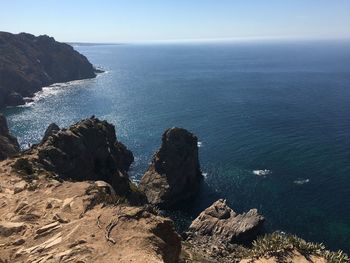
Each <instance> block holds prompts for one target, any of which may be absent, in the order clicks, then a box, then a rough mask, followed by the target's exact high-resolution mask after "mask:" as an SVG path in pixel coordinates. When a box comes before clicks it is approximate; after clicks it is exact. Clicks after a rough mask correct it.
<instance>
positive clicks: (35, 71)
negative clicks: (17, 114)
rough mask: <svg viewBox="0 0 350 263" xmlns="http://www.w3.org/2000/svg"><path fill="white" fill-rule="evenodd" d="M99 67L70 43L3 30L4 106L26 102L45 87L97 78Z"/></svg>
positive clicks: (0, 101) (0, 74)
mask: <svg viewBox="0 0 350 263" xmlns="http://www.w3.org/2000/svg"><path fill="white" fill-rule="evenodd" d="M95 76H96V74H95V69H94V67H93V66H92V65H91V63H90V62H89V61H88V60H87V58H86V57H85V56H83V55H81V54H80V53H78V52H77V51H75V50H74V49H73V47H71V46H70V45H67V44H64V43H60V42H57V41H55V39H54V38H52V37H48V36H46V35H43V36H38V37H35V36H33V35H31V34H27V33H20V34H11V33H7V32H0V108H2V107H5V106H14V105H20V104H23V103H24V100H23V97H30V96H32V95H33V93H34V92H37V91H38V90H40V89H41V87H43V86H47V85H50V84H53V83H56V82H66V81H71V80H78V79H85V78H93V77H95Z"/></svg>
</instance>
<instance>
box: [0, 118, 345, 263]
mask: <svg viewBox="0 0 350 263" xmlns="http://www.w3.org/2000/svg"><path fill="white" fill-rule="evenodd" d="M5 123H6V122H5ZM0 133H2V134H5V135H6V136H8V129H7V126H4V125H3V126H0ZM196 143H197V140H196V138H195V137H194V135H192V134H190V133H189V132H187V131H186V130H183V129H178V128H177V129H170V130H167V131H166V132H165V133H164V135H163V143H162V147H161V149H160V151H158V153H157V154H156V155H155V159H154V161H153V163H152V164H153V167H155V168H156V167H157V165H160V166H161V165H164V166H162V167H157V168H156V169H157V170H156V171H157V172H162V171H163V172H164V171H165V172H167V173H166V175H167V176H173V177H174V178H178V180H179V186H178V187H179V189H180V191H175V192H171V193H182V194H184V196H185V197H188V196H190V195H189V194H188V193H187V191H191V189H197V186H198V183H199V180H198V178H197V177H199V179H200V178H201V177H200V175H199V163H198V153H197V148H196ZM171 158H174V160H172V159H171ZM132 161H133V155H132V153H131V152H130V151H129V150H128V149H127V148H126V146H125V145H123V144H122V143H121V142H119V141H118V140H117V138H116V135H115V129H114V126H113V125H111V124H109V123H107V122H106V121H101V120H99V119H97V118H94V117H91V118H89V119H85V120H82V121H79V122H77V123H76V124H74V125H72V126H70V127H68V128H67V129H62V128H59V127H58V126H57V125H55V124H52V125H50V126H49V128H48V129H47V131H46V132H45V136H44V138H43V140H42V142H41V143H40V144H38V145H34V146H32V148H31V149H29V150H27V151H25V152H22V153H18V154H16V155H15V156H13V157H11V158H9V159H6V160H4V161H0V214H1V215H2V216H1V218H0V262H2V263H9V262H11V263H12V262H29V263H41V262H48V263H55V262H62V263H64V262H67V263H68V262H76V263H78V262H79V263H89V262H121V263H124V262H125V263H126V262H134V263H153V262H154V263H158V262H159V263H161V262H165V263H177V262H178V263H190V262H193V263H194V262H196V263H203V262H204V263H226V262H230V263H232V262H237V263H238V262H240V263H248V262H256V263H280V262H292V263H297V262H303V263H326V262H331V263H343V262H344V263H345V262H349V258H348V257H347V255H345V254H344V253H342V252H335V253H334V252H330V251H328V250H326V249H325V247H324V246H323V245H322V244H315V243H308V242H306V241H304V240H302V239H300V238H298V237H295V236H291V235H287V234H284V233H273V234H268V235H266V236H258V237H257V235H258V234H259V232H260V230H261V226H262V223H263V221H264V218H263V217H262V216H261V215H259V214H258V213H257V211H256V210H254V209H253V210H250V211H249V212H247V213H243V214H237V213H236V212H234V211H233V210H232V209H231V208H230V207H228V205H227V204H226V202H225V201H224V200H221V199H220V200H218V201H217V202H215V203H214V204H212V205H211V206H210V207H208V208H207V209H205V210H204V211H203V212H202V213H201V214H200V215H199V216H198V217H197V218H196V219H195V220H194V221H193V222H192V224H191V226H190V228H189V230H188V232H187V233H184V234H183V235H182V236H183V238H184V240H181V237H180V235H179V234H178V233H176V231H175V229H174V223H173V221H172V220H170V219H169V218H165V217H164V216H162V215H161V213H160V212H159V211H158V210H157V208H155V207H154V206H153V205H151V204H147V203H143V202H144V201H145V200H143V199H142V194H141V193H140V191H139V190H138V189H137V187H136V186H135V185H134V184H132V183H131V182H130V180H129V178H128V168H129V166H130V164H131V162H132ZM160 161H162V162H160ZM158 162H160V163H158ZM151 167H152V166H151ZM185 167H186V168H188V169H189V171H190V173H186V172H185V169H184V168H185ZM170 168H171V169H170ZM152 169H153V168H152ZM161 169H164V170H161ZM174 171H180V172H181V173H178V172H174ZM161 174H163V173H161ZM157 176H158V175H157ZM179 176H184V177H185V178H187V179H185V180H182V179H181V178H179ZM192 176H194V177H192ZM156 178H157V177H156ZM191 178H192V179H193V178H195V179H196V180H198V181H192V180H191ZM102 180H104V181H102ZM168 180H169V181H171V182H172V187H175V186H174V185H175V184H176V182H175V181H172V180H174V179H170V178H168ZM108 182H109V183H108ZM184 182H188V183H189V186H190V187H186V185H184ZM144 183H145V182H144ZM150 183H151V186H152V189H156V186H155V184H154V183H152V180H150ZM143 186H144V187H146V185H145V184H144V185H143ZM161 186H163V185H162V184H160V185H159V187H161ZM161 191H163V189H161ZM173 198H175V199H176V200H177V202H184V200H187V198H186V199H182V198H181V196H177V195H173ZM135 200H137V201H138V202H135ZM163 200H166V199H163ZM140 201H142V202H140ZM253 239H254V241H253V242H252V243H251V241H252V240H253ZM242 244H243V245H242Z"/></svg>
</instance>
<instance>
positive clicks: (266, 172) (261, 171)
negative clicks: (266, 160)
mask: <svg viewBox="0 0 350 263" xmlns="http://www.w3.org/2000/svg"><path fill="white" fill-rule="evenodd" d="M253 174H255V175H258V176H266V175H269V174H271V171H270V170H267V169H264V170H253Z"/></svg>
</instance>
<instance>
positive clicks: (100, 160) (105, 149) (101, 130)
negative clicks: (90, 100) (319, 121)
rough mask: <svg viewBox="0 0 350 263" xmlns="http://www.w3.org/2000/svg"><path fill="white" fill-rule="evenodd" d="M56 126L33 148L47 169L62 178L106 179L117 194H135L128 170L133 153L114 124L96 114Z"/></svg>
mask: <svg viewBox="0 0 350 263" xmlns="http://www.w3.org/2000/svg"><path fill="white" fill-rule="evenodd" d="M52 126H53V125H52ZM56 128H57V127H53V129H48V132H47V133H46V135H47V136H46V138H44V140H43V142H42V143H41V144H40V145H38V146H37V147H36V148H35V149H33V151H37V155H38V161H37V162H38V163H40V165H41V166H43V167H44V169H45V170H48V171H52V172H54V173H56V174H57V175H58V176H59V177H60V178H62V179H72V180H75V181H88V180H91V181H105V182H107V183H109V184H110V185H111V186H112V187H113V189H114V191H115V193H116V194H118V195H120V196H128V195H129V194H131V192H132V190H131V189H130V183H131V182H130V180H129V178H128V175H127V171H128V169H129V166H130V164H131V163H132V161H133V155H132V153H131V152H130V151H129V150H128V149H127V148H126V147H125V146H124V145H123V144H122V143H120V142H118V141H117V138H116V134H115V128H114V126H113V125H112V124H109V123H107V122H106V121H100V120H99V119H97V118H94V117H92V118H89V119H85V120H82V121H80V122H78V123H76V124H74V125H72V126H70V127H69V128H68V129H61V130H59V131H57V130H56ZM33 151H32V152H33ZM32 152H30V153H29V154H32Z"/></svg>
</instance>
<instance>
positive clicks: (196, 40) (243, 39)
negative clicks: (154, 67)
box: [62, 36, 350, 45]
mask: <svg viewBox="0 0 350 263" xmlns="http://www.w3.org/2000/svg"><path fill="white" fill-rule="evenodd" d="M255 41H350V36H349V37H304V36H299V37H298V36H297V37H295V36H293V37H292V36H284V37H224V38H184V39H181V38H180V39H163V40H162V39H159V40H125V41H62V42H64V43H67V44H77V45H78V44H81V45H84V44H85V45H89V44H98V45H125V44H157V43H159V44H162V43H165V44H166V43H201V42H204V43H205V42H255Z"/></svg>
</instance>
